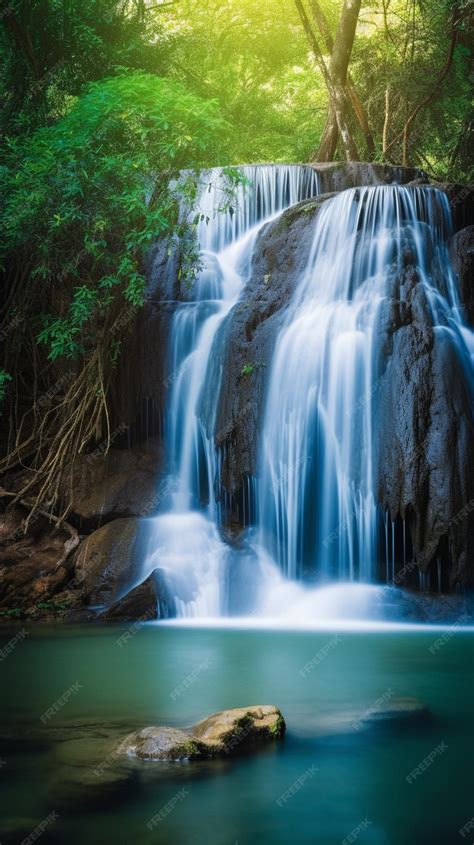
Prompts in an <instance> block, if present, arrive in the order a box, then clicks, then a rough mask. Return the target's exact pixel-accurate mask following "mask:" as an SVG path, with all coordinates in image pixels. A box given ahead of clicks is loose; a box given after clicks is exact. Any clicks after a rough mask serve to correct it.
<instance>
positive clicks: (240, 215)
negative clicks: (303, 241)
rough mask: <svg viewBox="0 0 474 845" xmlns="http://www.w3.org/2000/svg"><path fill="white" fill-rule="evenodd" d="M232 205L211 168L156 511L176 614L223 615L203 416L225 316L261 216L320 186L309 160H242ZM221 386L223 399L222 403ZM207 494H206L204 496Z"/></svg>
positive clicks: (176, 337) (154, 549)
mask: <svg viewBox="0 0 474 845" xmlns="http://www.w3.org/2000/svg"><path fill="white" fill-rule="evenodd" d="M241 170H242V172H243V176H244V177H245V182H246V183H247V184H245V183H244V184H242V185H239V186H238V187H237V191H236V196H235V199H234V200H233V202H232V207H231V208H227V209H226V210H224V211H219V209H220V208H221V207H222V206H223V205H224V200H225V196H226V182H225V177H224V176H222V175H221V173H220V171H215V172H212V171H211V172H210V173H209V174H208V177H209V178H208V179H206V180H205V184H204V187H203V189H202V192H201V194H200V196H199V198H198V201H197V204H196V205H197V209H198V211H199V213H200V214H201V218H202V219H201V222H200V224H199V227H198V242H199V249H200V253H201V261H202V269H201V271H200V273H199V276H198V278H197V279H196V282H195V285H194V288H193V290H192V291H191V292H190V293H191V294H192V296H190V298H189V299H188V300H186V301H184V302H182V303H181V304H180V305H179V307H178V308H177V310H176V312H175V314H174V317H173V321H172V325H171V330H170V338H171V349H170V374H169V376H168V380H167V381H168V384H169V398H168V415H167V438H166V446H167V454H168V456H169V460H170V466H169V468H168V477H167V479H166V482H165V483H164V484H163V486H162V491H163V492H162V502H161V507H160V509H159V510H160V513H159V515H158V516H156V517H155V518H154V519H152V520H150V540H149V554H148V557H147V561H146V564H145V565H146V569H147V570H148V571H151V570H153V569H154V568H155V567H159V569H160V571H161V573H163V575H164V577H165V579H166V583H167V584H168V587H169V591H170V594H171V595H172V596H173V597H174V604H175V609H176V612H177V614H178V615H192V616H194V615H202V614H207V615H219V614H220V613H221V612H222V610H223V606H222V597H223V587H222V585H223V578H224V575H223V570H224V566H225V562H226V559H227V556H228V549H227V547H226V546H225V544H224V543H222V541H221V540H220V537H219V533H218V530H217V528H216V525H215V519H216V513H215V510H216V506H215V501H214V496H213V489H214V486H215V483H216V472H217V463H216V455H215V450H214V446H213V443H212V441H211V442H210V441H209V439H208V438H207V436H206V433H205V431H204V428H203V426H202V424H201V421H200V419H199V413H198V408H199V401H200V397H201V393H202V391H203V390H204V389H205V388H206V374H207V372H208V366H209V358H210V355H211V351H212V347H213V341H214V338H215V337H216V333H217V331H218V328H219V326H220V325H221V323H222V321H223V320H224V319H225V317H226V316H227V314H228V313H229V311H230V309H231V308H232V306H233V305H234V304H235V303H236V301H237V300H238V298H239V295H240V293H241V291H242V288H243V286H244V284H245V281H246V279H247V277H248V274H249V270H250V261H251V257H252V252H253V247H254V244H255V240H256V238H257V235H258V231H259V229H260V228H261V226H262V225H263V224H264V223H266V222H268V221H269V220H271V219H272V218H273V217H275V216H276V215H277V214H279V213H280V212H281V211H283V210H284V209H285V208H287V207H289V206H291V205H294V204H295V203H297V202H299V201H301V200H303V199H307V198H309V197H312V196H314V195H316V194H317V193H318V178H317V175H316V173H315V171H314V170H313V169H312V168H311V167H307V166H299V165H251V166H247V167H243V168H241ZM217 400H218V391H216V396H215V404H216V405H217ZM203 503H205V504H203Z"/></svg>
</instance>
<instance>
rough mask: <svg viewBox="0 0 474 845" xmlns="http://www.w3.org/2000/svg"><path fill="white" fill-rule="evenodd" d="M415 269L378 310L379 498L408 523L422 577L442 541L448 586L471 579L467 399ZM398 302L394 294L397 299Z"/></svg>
mask: <svg viewBox="0 0 474 845" xmlns="http://www.w3.org/2000/svg"><path fill="white" fill-rule="evenodd" d="M418 281H419V279H418V272H417V270H416V268H415V267H407V268H406V269H405V270H404V271H403V274H402V277H401V278H398V277H396V278H394V295H393V301H392V303H390V302H388V301H387V303H386V304H385V305H383V306H382V307H381V309H380V312H379V313H380V323H379V326H378V328H377V329H376V334H377V337H378V338H379V340H380V346H379V350H380V352H379V363H378V366H379V377H378V379H377V382H376V387H377V419H378V432H377V434H376V438H375V439H376V443H377V458H376V470H375V477H376V493H377V499H378V501H379V503H380V504H381V505H382V507H384V508H386V509H387V510H388V511H389V512H390V514H391V516H392V519H395V517H396V516H397V515H399V516H400V517H401V518H402V519H406V520H407V523H408V526H409V530H410V536H411V539H412V543H413V553H414V559H415V560H416V562H417V564H418V567H419V569H420V570H421V571H422V572H423V571H426V569H427V567H428V566H429V564H430V562H431V561H432V559H433V558H434V556H435V554H436V553H437V550H438V548H439V545H440V543H441V542H442V541H443V538H446V537H448V538H449V542H450V551H451V559H452V569H451V572H450V584H451V586H454V584H456V583H461V584H463V585H469V584H471V583H472V581H473V579H474V570H473V568H472V566H470V560H471V559H472V554H473V552H474V545H473V544H474V508H470V507H469V503H472V501H474V421H473V417H472V404H471V403H472V399H471V395H470V390H469V386H468V382H467V379H466V377H465V373H464V372H463V368H462V364H461V363H460V360H459V358H458V356H457V353H456V350H455V348H454V347H453V343H452V341H451V338H450V335H449V333H447V332H443V331H433V330H432V328H431V325H430V324H431V320H430V317H429V304H428V301H427V298H426V293H425V291H424V289H423V287H422V285H421V284H418ZM397 291H398V292H399V293H398V296H397V295H396V292H397Z"/></svg>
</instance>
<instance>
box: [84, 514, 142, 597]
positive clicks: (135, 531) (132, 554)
mask: <svg viewBox="0 0 474 845" xmlns="http://www.w3.org/2000/svg"><path fill="white" fill-rule="evenodd" d="M141 539H142V538H141V536H140V522H139V520H136V519H116V520H114V521H113V522H109V523H107V525H104V526H103V527H102V528H99V529H98V530H97V531H94V532H93V533H92V534H91V535H90V536H89V537H87V538H86V539H85V540H84V542H82V543H81V545H80V546H79V548H78V550H77V552H76V553H75V555H74V559H73V566H74V571H75V582H76V585H77V586H79V587H80V589H81V591H82V594H83V596H84V600H85V602H86V604H88V605H92V606H103V605H105V606H109V605H111V604H113V603H114V602H117V601H118V600H119V599H121V598H122V597H123V596H124V595H126V593H127V592H128V591H129V590H130V587H131V585H133V583H135V579H136V576H137V574H138V571H139V569H138V567H139V564H140V562H141Z"/></svg>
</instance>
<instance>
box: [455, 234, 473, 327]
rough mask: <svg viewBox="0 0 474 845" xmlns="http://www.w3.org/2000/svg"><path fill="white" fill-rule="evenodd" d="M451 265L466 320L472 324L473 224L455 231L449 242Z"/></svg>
mask: <svg viewBox="0 0 474 845" xmlns="http://www.w3.org/2000/svg"><path fill="white" fill-rule="evenodd" d="M451 256H452V261H453V267H454V269H455V271H456V273H457V274H458V277H459V287H460V292H461V301H462V304H463V306H464V309H465V313H466V318H467V321H468V322H469V323H470V325H471V326H472V325H474V226H467V227H466V228H465V229H461V231H460V232H457V233H456V234H455V235H454V237H453V240H452V242H451Z"/></svg>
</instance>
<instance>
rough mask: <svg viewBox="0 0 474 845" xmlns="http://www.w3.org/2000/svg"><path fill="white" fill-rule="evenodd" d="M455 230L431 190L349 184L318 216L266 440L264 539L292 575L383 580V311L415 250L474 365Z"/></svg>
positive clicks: (446, 323) (280, 347)
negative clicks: (379, 443) (378, 446)
mask: <svg viewBox="0 0 474 845" xmlns="http://www.w3.org/2000/svg"><path fill="white" fill-rule="evenodd" d="M449 230H450V212H449V205H448V201H447V198H446V196H445V195H444V194H441V193H440V192H438V191H436V190H434V189H432V188H415V189H413V188H404V187H399V186H397V187H391V186H387V187H380V188H379V187H376V188H361V189H353V190H348V191H344V192H343V193H341V194H339V195H338V196H337V197H335V198H334V199H333V200H331V201H329V202H327V203H325V204H324V205H323V207H322V209H321V211H320V213H319V215H318V218H317V222H316V227H315V232H314V239H313V244H312V249H311V252H310V255H309V258H308V263H307V266H306V270H305V272H304V274H303V276H302V278H301V280H300V282H299V284H298V287H297V289H296V291H295V294H294V296H293V299H292V302H291V303H290V307H289V309H288V312H287V315H286V320H285V325H284V326H283V328H282V330H281V332H280V335H279V337H278V340H277V343H276V351H275V355H274V361H273V366H272V370H271V374H270V382H269V389H268V397H267V406H266V413H265V420H264V426H263V438H262V439H263V454H262V466H261V473H260V477H261V482H260V489H259V512H260V541H261V543H262V545H263V546H265V547H266V548H267V550H268V551H269V552H270V553H271V555H272V556H273V558H274V559H275V560H277V561H278V563H279V565H280V568H281V569H282V570H283V572H284V573H285V574H286V575H287V576H288V577H289V578H292V579H294V578H298V577H300V575H301V573H302V570H307V571H308V570H309V572H310V573H311V574H312V576H313V577H314V576H316V577H317V578H318V579H319V580H323V581H324V580H326V581H328V580H360V581H364V582H370V581H371V580H373V576H374V564H375V561H376V556H377V549H376V543H377V522H378V509H377V505H376V500H375V494H374V489H373V484H374V448H375V437H374V421H375V414H376V394H377V384H378V382H377V363H378V358H379V355H380V348H379V343H378V340H379V339H378V337H377V335H376V326H377V320H378V313H379V309H380V307H381V305H382V303H384V301H385V302H386V301H387V300H390V301H392V302H393V300H394V299H395V298H396V297H399V296H400V290H399V284H400V274H401V271H402V269H403V261H404V256H405V255H406V254H407V251H409V253H410V256H411V260H412V262H413V263H414V264H415V265H416V267H417V271H418V280H419V281H418V283H419V284H420V285H422V287H423V289H424V291H425V294H426V297H427V301H428V302H429V304H430V308H431V319H432V323H433V327H434V328H435V331H437V332H447V333H448V334H449V336H450V338H451V340H452V342H453V344H454V345H455V347H456V349H457V351H458V355H459V356H460V358H461V360H462V361H463V362H464V363H465V365H466V368H470V366H471V363H470V356H471V354H472V334H471V332H469V330H468V329H467V328H466V326H465V325H464V323H463V320H462V317H461V310H460V304H459V299H458V294H457V288H456V279H455V277H454V274H453V272H452V270H451V265H450V260H449V255H448V251H447V236H448V234H449Z"/></svg>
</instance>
